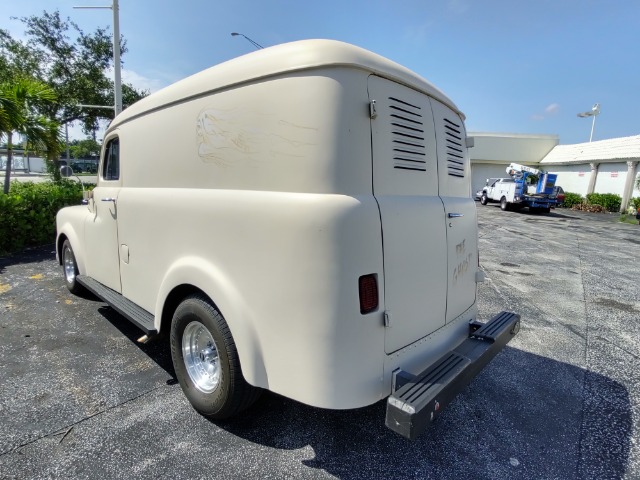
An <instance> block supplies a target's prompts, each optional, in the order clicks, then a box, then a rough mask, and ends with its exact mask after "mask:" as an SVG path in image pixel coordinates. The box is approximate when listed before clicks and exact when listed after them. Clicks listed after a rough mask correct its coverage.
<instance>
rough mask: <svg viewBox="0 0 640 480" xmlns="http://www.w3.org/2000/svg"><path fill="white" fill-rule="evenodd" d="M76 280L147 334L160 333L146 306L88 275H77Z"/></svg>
mask: <svg viewBox="0 0 640 480" xmlns="http://www.w3.org/2000/svg"><path fill="white" fill-rule="evenodd" d="M76 281H77V282H78V283H79V284H80V285H82V286H83V287H84V288H86V289H87V290H89V291H90V292H91V293H93V294H94V295H95V296H96V297H99V298H100V299H101V300H103V301H104V302H105V303H106V304H108V305H109V306H110V307H111V308H113V309H114V310H115V311H116V312H118V313H119V314H120V315H122V316H123V317H125V318H126V319H127V320H129V321H130V322H131V323H133V324H134V325H135V326H136V327H138V328H139V329H140V330H142V331H143V332H144V333H146V334H147V335H149V336H151V335H155V334H156V333H158V331H157V330H156V327H155V325H154V318H153V314H151V313H149V312H147V311H146V310H145V309H144V308H141V307H139V306H138V305H136V304H135V303H133V302H132V301H131V300H129V299H127V298H125V297H123V296H122V295H121V294H120V293H118V292H116V291H115V290H111V289H110V288H109V287H105V286H104V285H102V284H101V283H100V282H98V281H97V280H94V279H93V278H91V277H88V276H86V275H77V276H76Z"/></svg>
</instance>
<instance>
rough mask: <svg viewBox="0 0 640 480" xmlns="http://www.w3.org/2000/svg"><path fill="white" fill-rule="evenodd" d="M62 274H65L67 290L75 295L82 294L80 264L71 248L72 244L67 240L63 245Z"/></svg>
mask: <svg viewBox="0 0 640 480" xmlns="http://www.w3.org/2000/svg"><path fill="white" fill-rule="evenodd" d="M62 272H63V273H64V280H65V282H64V283H65V284H66V285H67V289H68V290H69V291H70V292H71V293H73V294H74V295H78V294H80V293H82V291H83V287H82V285H80V284H79V283H78V280H77V278H76V277H77V276H78V263H77V262H76V256H75V255H74V253H73V249H72V248H71V242H69V240H65V241H64V243H63V244H62Z"/></svg>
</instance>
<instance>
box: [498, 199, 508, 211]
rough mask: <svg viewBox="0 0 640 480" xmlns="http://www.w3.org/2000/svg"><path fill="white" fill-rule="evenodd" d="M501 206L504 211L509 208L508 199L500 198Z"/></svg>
mask: <svg viewBox="0 0 640 480" xmlns="http://www.w3.org/2000/svg"><path fill="white" fill-rule="evenodd" d="M500 208H501V209H502V210H503V211H506V210H509V204H508V203H507V199H506V198H505V197H502V198H501V199H500Z"/></svg>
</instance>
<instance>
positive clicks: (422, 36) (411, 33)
mask: <svg viewBox="0 0 640 480" xmlns="http://www.w3.org/2000/svg"><path fill="white" fill-rule="evenodd" d="M432 25H433V20H426V21H424V22H423V23H422V24H420V25H416V26H408V27H407V28H406V29H405V31H404V38H405V39H406V40H408V41H409V42H412V43H417V44H423V43H424V42H425V41H426V39H427V36H428V35H429V31H430V30H431V27H432Z"/></svg>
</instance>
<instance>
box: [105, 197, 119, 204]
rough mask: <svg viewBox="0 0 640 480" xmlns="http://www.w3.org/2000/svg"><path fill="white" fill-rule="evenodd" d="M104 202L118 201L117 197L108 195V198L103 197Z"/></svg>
mask: <svg viewBox="0 0 640 480" xmlns="http://www.w3.org/2000/svg"><path fill="white" fill-rule="evenodd" d="M102 201H103V202H113V203H116V199H115V198H111V197H107V198H103V199H102Z"/></svg>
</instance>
